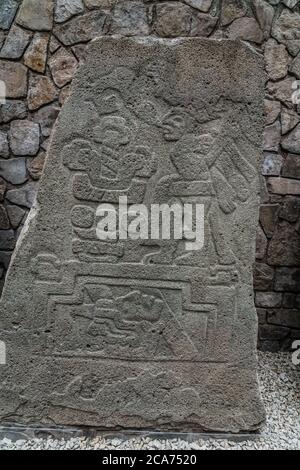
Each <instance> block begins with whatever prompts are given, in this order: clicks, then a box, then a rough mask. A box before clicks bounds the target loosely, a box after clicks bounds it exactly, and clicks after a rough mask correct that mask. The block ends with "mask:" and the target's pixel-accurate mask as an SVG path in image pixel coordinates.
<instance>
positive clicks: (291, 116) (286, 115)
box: [281, 107, 300, 134]
mask: <svg viewBox="0 0 300 470" xmlns="http://www.w3.org/2000/svg"><path fill="white" fill-rule="evenodd" d="M299 122H300V115H299V114H298V113H295V111H293V110H292V109H287V108H285V107H283V109H282V113H281V130H282V134H287V133H288V132H289V131H290V130H292V129H294V127H296V125H297V124H298V123H299Z"/></svg>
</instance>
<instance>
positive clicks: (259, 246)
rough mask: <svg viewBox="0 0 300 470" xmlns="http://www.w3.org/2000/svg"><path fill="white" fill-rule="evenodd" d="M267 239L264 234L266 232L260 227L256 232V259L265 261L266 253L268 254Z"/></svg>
mask: <svg viewBox="0 0 300 470" xmlns="http://www.w3.org/2000/svg"><path fill="white" fill-rule="evenodd" d="M267 246H268V242H267V238H266V236H265V234H264V231H263V230H262V228H261V227H260V226H258V227H257V232H256V259H258V260H262V259H264V257H265V255H266V252H267Z"/></svg>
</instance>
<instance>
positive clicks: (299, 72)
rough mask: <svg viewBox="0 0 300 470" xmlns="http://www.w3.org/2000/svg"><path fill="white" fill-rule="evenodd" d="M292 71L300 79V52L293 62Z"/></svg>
mask: <svg viewBox="0 0 300 470" xmlns="http://www.w3.org/2000/svg"><path fill="white" fill-rule="evenodd" d="M290 71H291V72H292V73H293V74H294V75H295V76H296V77H297V78H298V79H300V52H299V54H298V55H297V57H296V58H295V59H294V61H293V62H292V64H291V67H290Z"/></svg>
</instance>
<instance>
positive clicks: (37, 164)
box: [28, 151, 46, 180]
mask: <svg viewBox="0 0 300 470" xmlns="http://www.w3.org/2000/svg"><path fill="white" fill-rule="evenodd" d="M45 158H46V153H45V152H43V151H41V152H40V153H39V154H38V155H37V156H36V157H34V158H33V159H30V160H29V162H28V171H29V174H30V176H31V178H32V179H33V180H38V179H40V177H41V176H42V171H43V168H44V163H45Z"/></svg>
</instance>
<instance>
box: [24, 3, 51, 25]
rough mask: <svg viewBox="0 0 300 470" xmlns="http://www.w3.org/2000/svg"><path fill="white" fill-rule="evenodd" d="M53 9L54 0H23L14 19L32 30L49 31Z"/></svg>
mask: <svg viewBox="0 0 300 470" xmlns="http://www.w3.org/2000/svg"><path fill="white" fill-rule="evenodd" d="M53 10H54V0H23V1H22V4H21V7H20V9H19V12H18V16H17V20H16V21H17V23H18V24H19V25H21V26H24V27H25V28H28V29H31V30H33V31H50V30H51V28H52V24H53Z"/></svg>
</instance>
